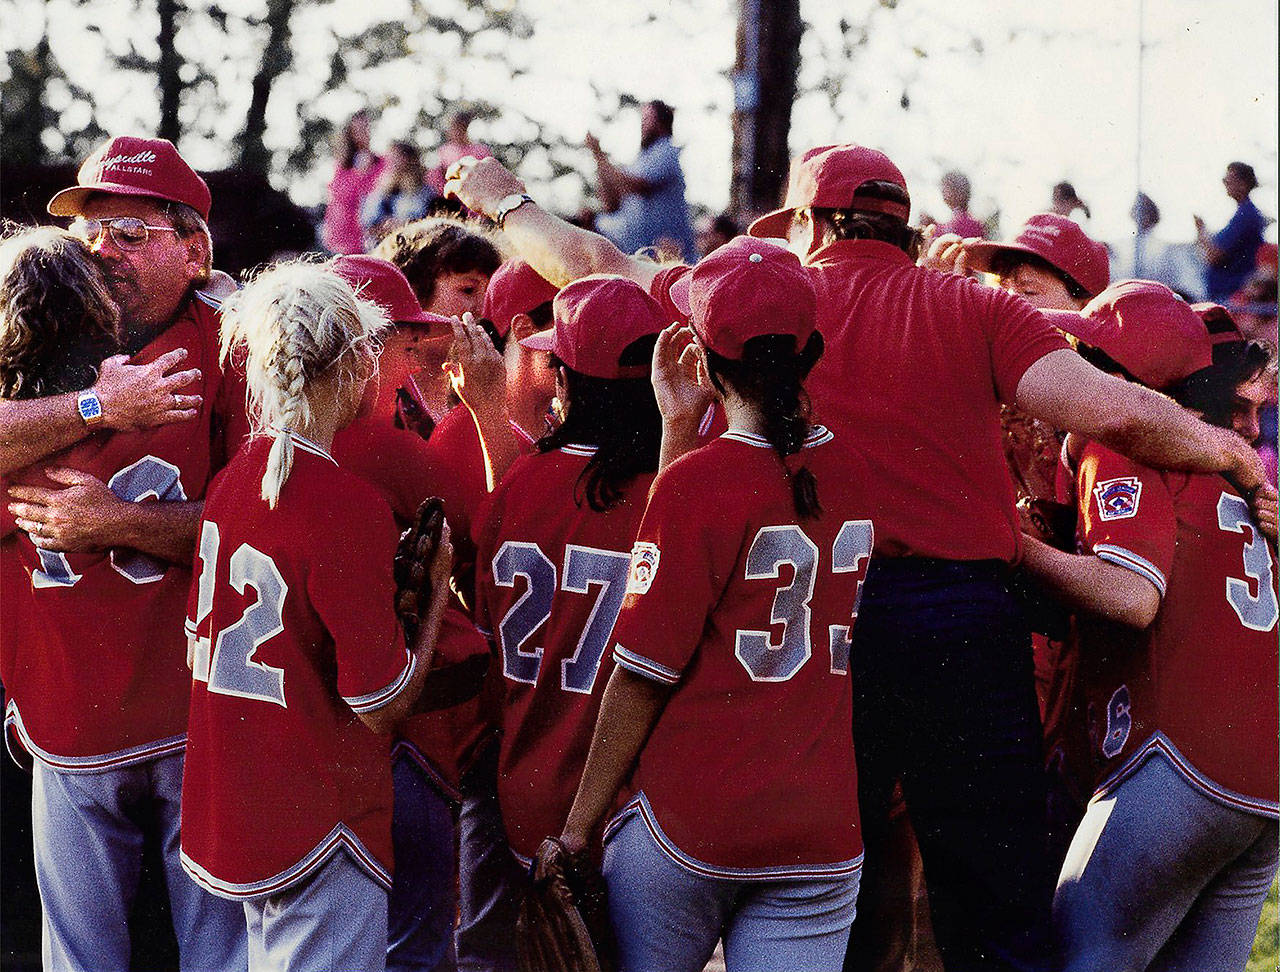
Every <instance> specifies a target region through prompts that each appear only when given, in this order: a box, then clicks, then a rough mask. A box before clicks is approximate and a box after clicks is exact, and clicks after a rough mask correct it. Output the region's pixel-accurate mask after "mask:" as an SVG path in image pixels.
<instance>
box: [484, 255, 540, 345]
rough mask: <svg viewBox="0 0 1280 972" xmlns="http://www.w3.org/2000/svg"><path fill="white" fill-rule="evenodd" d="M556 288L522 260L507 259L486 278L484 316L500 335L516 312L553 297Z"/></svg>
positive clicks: (509, 327) (524, 311) (506, 328)
mask: <svg viewBox="0 0 1280 972" xmlns="http://www.w3.org/2000/svg"><path fill="white" fill-rule="evenodd" d="M557 290H558V288H557V287H556V285H555V284H553V283H549V282H548V281H547V280H546V278H544V277H543V276H542V274H540V273H538V271H537V270H535V269H533V267H531V266H529V264H527V263H525V262H524V261H523V260H508V261H507V262H506V263H504V264H503V265H502V266H500V267H498V269H497V271H495V272H494V275H493V276H492V277H490V278H489V286H488V288H487V289H486V290H485V292H484V312H483V316H484V317H486V318H488V319H489V320H490V321H492V322H493V326H494V328H495V329H496V330H497V332H498V333H499V334H502V335H504V336H505V335H506V333H507V332H508V331H510V330H511V321H512V320H513V319H514V318H515V317H516V315H517V314H527V313H529V311H531V310H533V309H534V308H535V307H539V306H541V305H542V304H545V303H546V302H547V301H549V300H551V299H552V298H554V297H555V295H556V292H557Z"/></svg>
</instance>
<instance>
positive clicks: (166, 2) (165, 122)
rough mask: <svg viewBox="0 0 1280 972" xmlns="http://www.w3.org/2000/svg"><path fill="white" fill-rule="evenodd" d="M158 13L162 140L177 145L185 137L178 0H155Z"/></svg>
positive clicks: (160, 131)
mask: <svg viewBox="0 0 1280 972" xmlns="http://www.w3.org/2000/svg"><path fill="white" fill-rule="evenodd" d="M156 12H157V13H158V14H159V15H160V33H159V35H158V36H157V38H156V40H157V42H158V43H159V45H160V60H159V61H158V62H157V63H156V74H157V75H158V78H157V80H158V81H159V84H160V129H159V132H158V134H159V135H160V137H161V138H167V139H168V140H169V141H171V142H175V143H176V142H177V141H178V138H179V136H180V135H181V134H182V129H181V127H180V125H179V122H178V101H179V96H180V95H181V94H182V78H181V76H180V72H181V70H182V58H181V57H180V56H179V55H178V48H177V45H176V43H175V40H176V38H177V34H178V0H156Z"/></svg>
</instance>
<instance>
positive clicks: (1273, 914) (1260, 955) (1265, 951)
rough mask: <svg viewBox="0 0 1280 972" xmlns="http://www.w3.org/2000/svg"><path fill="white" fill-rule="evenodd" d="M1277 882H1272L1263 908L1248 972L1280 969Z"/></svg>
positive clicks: (1279, 918) (1272, 971)
mask: <svg viewBox="0 0 1280 972" xmlns="http://www.w3.org/2000/svg"><path fill="white" fill-rule="evenodd" d="M1276 897H1277V882H1276V881H1272V882H1271V890H1270V891H1268V892H1267V900H1266V903H1265V904H1263V906H1262V919H1261V920H1260V921H1259V922H1258V935H1257V937H1256V938H1254V940H1253V953H1252V954H1251V955H1250V956H1249V964H1248V965H1247V966H1245V970H1246V972H1276V969H1277V968H1280V917H1277V901H1276Z"/></svg>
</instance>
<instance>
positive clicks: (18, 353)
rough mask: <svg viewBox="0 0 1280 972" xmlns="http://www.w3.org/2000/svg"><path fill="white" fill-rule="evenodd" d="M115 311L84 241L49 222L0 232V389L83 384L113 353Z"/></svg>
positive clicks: (57, 389)
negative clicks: (49, 224) (1, 234)
mask: <svg viewBox="0 0 1280 972" xmlns="http://www.w3.org/2000/svg"><path fill="white" fill-rule="evenodd" d="M119 320H120V311H119V309H118V308H117V307H116V303H115V301H114V300H113V299H112V298H111V292H110V291H109V290H108V289H107V285H106V281H105V280H104V279H103V276H102V270H101V268H100V267H99V266H98V264H97V261H95V260H94V259H93V256H92V255H91V254H90V253H89V249H88V247H86V246H85V245H84V243H83V242H81V241H80V240H77V239H76V238H74V237H73V236H71V235H70V234H68V233H66V232H64V231H63V230H60V229H56V228H54V227H52V226H37V227H16V226H12V225H11V226H9V227H6V228H5V229H4V230H3V238H2V239H0V395H2V396H4V397H5V398H40V397H44V396H47V395H58V394H62V393H64V392H71V391H79V390H81V389H84V388H88V387H89V386H90V385H92V384H93V382H94V380H95V379H96V378H97V376H98V366H99V365H100V364H101V363H102V360H103V358H107V357H110V356H111V355H113V354H117V353H119V352H120V341H119V334H118V331H117V327H118V324H119Z"/></svg>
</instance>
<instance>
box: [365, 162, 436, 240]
mask: <svg viewBox="0 0 1280 972" xmlns="http://www.w3.org/2000/svg"><path fill="white" fill-rule="evenodd" d="M435 198H437V193H435V192H434V191H433V190H432V189H431V188H430V187H429V186H428V185H427V172H426V169H425V168H423V165H422V159H420V158H419V157H418V149H417V148H416V147H415V146H414V145H413V143H412V142H392V143H391V151H390V152H388V153H387V164H386V166H385V167H384V168H383V170H382V174H381V176H380V177H379V179H378V184H377V186H375V187H374V189H373V191H372V192H370V193H369V195H368V196H367V197H365V201H364V205H363V206H362V207H361V209H360V223H361V225H362V226H363V228H364V233H365V240H366V242H367V244H368V246H369V247H370V248H371V247H373V246H375V245H376V244H377V242H378V241H379V240H381V239H382V238H383V237H384V236H386V235H387V234H388V233H390V232H391V231H392V230H393V229H396V228H397V227H400V226H404V225H405V224H406V223H410V222H412V221H413V220H415V219H422V217H424V216H426V215H427V210H428V209H429V208H430V206H431V201H432V200H433V199H435Z"/></svg>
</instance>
